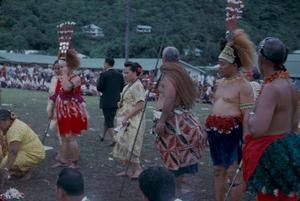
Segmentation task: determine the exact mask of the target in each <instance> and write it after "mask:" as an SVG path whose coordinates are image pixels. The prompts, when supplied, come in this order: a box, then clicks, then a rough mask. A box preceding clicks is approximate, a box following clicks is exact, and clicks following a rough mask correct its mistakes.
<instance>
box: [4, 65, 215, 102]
mask: <svg viewBox="0 0 300 201" xmlns="http://www.w3.org/2000/svg"><path fill="white" fill-rule="evenodd" d="M76 73H77V74H78V75H79V76H80V77H81V80H82V85H81V93H82V95H87V96H97V95H101V94H99V93H98V92H97V87H96V85H97V79H98V77H99V75H100V73H101V70H93V69H80V70H78V71H77V72H76ZM52 76H53V70H52V68H51V66H49V67H48V68H45V67H42V66H39V65H27V66H21V65H4V66H3V67H2V68H1V74H0V83H1V87H2V88H17V89H27V90H39V91H48V90H49V86H50V82H51V78H52ZM191 78H192V79H193V80H194V82H195V84H196V85H197V86H198V94H199V95H198V101H199V102H204V103H210V102H211V98H212V92H213V87H214V83H215V77H214V76H211V75H208V76H204V75H203V74H199V75H195V74H193V75H191ZM141 79H142V83H143V84H144V86H145V90H146V91H147V92H149V100H150V101H155V100H156V98H157V95H158V93H157V89H156V87H155V84H156V82H153V79H152V75H151V73H148V74H145V75H143V76H142V77H141Z"/></svg>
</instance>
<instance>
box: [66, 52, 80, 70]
mask: <svg viewBox="0 0 300 201" xmlns="http://www.w3.org/2000/svg"><path fill="white" fill-rule="evenodd" d="M66 63H67V65H68V67H70V68H72V69H76V68H79V66H80V58H79V57H78V56H77V52H76V50H75V49H68V51H67V55H66Z"/></svg>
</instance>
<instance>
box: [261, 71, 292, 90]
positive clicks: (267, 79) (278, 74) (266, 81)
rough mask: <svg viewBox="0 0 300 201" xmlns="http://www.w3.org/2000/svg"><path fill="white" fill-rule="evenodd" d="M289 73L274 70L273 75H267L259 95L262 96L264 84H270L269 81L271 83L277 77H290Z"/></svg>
mask: <svg viewBox="0 0 300 201" xmlns="http://www.w3.org/2000/svg"><path fill="white" fill-rule="evenodd" d="M289 77H290V76H289V73H288V72H287V71H283V70H282V71H276V72H274V73H273V74H272V75H270V76H268V77H266V79H265V80H264V83H263V84H262V87H261V90H260V92H259V95H258V96H260V95H261V93H262V91H263V89H264V86H265V85H266V84H268V83H271V82H273V81H274V80H276V79H280V78H281V79H289Z"/></svg>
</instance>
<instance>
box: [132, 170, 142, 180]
mask: <svg viewBox="0 0 300 201" xmlns="http://www.w3.org/2000/svg"><path fill="white" fill-rule="evenodd" d="M141 173H142V169H140V170H136V171H135V172H134V173H133V174H132V176H131V177H130V178H131V179H132V180H136V179H138V178H139V176H140V174H141Z"/></svg>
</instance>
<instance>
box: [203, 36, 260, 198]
mask: <svg viewBox="0 0 300 201" xmlns="http://www.w3.org/2000/svg"><path fill="white" fill-rule="evenodd" d="M224 43H225V42H224ZM222 46H223V48H222V49H223V50H222V52H221V54H220V55H219V65H220V70H219V71H220V72H219V73H220V75H221V76H222V77H223V78H222V79H221V80H218V82H217V86H216V91H215V95H214V103H213V107H212V111H211V114H210V115H209V116H208V118H207V120H206V131H207V133H208V141H209V147H210V152H211V157H212V161H213V165H214V183H215V195H216V200H217V201H224V197H225V191H226V188H227V186H226V182H228V184H229V185H230V184H231V182H232V180H233V177H234V175H235V171H236V169H237V167H238V163H239V161H240V160H241V148H242V140H243V133H247V130H248V129H247V117H248V113H249V111H250V108H251V107H252V106H253V103H254V97H253V91H252V88H251V86H250V83H249V82H248V81H247V80H246V79H245V78H243V76H240V73H239V70H240V68H248V69H249V68H252V67H253V60H254V54H255V49H254V45H253V43H252V42H251V41H250V40H249V39H248V37H247V35H246V34H245V33H244V32H243V31H241V30H236V31H234V32H233V38H232V39H231V40H230V42H227V43H226V44H224V45H222ZM241 47H242V48H241ZM232 185H233V188H232V191H231V200H232V201H238V200H241V197H242V181H241V177H240V178H239V179H237V180H235V181H234V183H233V184H232Z"/></svg>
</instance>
